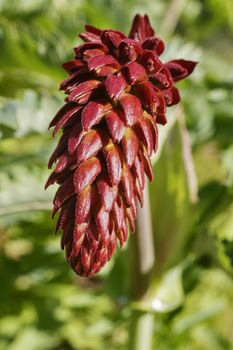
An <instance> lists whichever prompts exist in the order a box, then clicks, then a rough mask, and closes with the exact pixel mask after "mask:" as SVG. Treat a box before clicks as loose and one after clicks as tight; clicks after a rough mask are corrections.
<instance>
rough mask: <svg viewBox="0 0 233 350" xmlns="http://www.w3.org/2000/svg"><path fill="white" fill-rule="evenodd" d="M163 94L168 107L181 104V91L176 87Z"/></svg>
mask: <svg viewBox="0 0 233 350" xmlns="http://www.w3.org/2000/svg"><path fill="white" fill-rule="evenodd" d="M162 92H163V96H164V98H165V101H166V105H167V106H173V105H176V104H177V103H179V102H180V94H179V90H178V89H177V88H176V87H175V86H173V87H172V88H171V89H167V90H163V91H162Z"/></svg>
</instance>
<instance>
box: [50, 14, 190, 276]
mask: <svg viewBox="0 0 233 350" xmlns="http://www.w3.org/2000/svg"><path fill="white" fill-rule="evenodd" d="M80 37H81V38H82V39H83V40H84V41H85V43H84V44H82V45H80V46H78V47H77V48H75V49H74V51H75V58H74V59H73V60H72V61H70V62H68V63H65V64H64V68H65V70H66V71H67V72H68V73H69V76H68V78H67V79H66V80H65V81H63V82H62V83H61V89H62V90H64V91H65V93H66V94H67V97H66V104H65V105H64V106H63V107H62V108H61V109H60V111H59V112H58V113H57V115H56V116H55V118H54V119H53V120H52V122H51V123H50V127H54V135H55V134H56V133H57V132H58V131H59V130H62V136H61V139H60V141H59V143H58V146H57V148H56V149H55V151H54V152H53V154H52V156H51V158H50V161H49V167H52V165H53V164H54V163H56V167H55V169H54V171H53V173H52V174H51V176H50V177H49V179H48V181H47V184H46V187H47V186H49V185H51V184H53V183H58V184H59V185H60V186H59V189H58V191H57V193H56V195H55V198H54V210H53V215H54V214H55V213H56V212H58V211H59V218H58V221H57V225H56V231H57V230H58V229H59V228H61V229H62V231H63V235H62V248H65V249H66V256H67V260H68V261H69V263H70V265H71V266H72V268H73V269H74V271H75V272H76V273H77V274H79V275H81V276H93V275H94V274H95V273H97V272H98V271H99V270H100V269H101V268H102V267H103V266H104V265H105V264H106V262H107V261H108V260H109V259H110V258H111V256H112V254H113V252H114V250H115V248H116V244H117V240H119V242H120V246H123V244H124V242H125V241H126V240H127V236H128V223H129V225H130V227H131V230H132V231H134V225H135V223H134V222H135V219H136V215H137V201H138V200H139V202H140V203H141V205H143V188H144V184H145V178H144V173H146V175H147V176H148V178H149V179H150V180H152V178H153V173H152V166H151V162H150V156H151V155H152V153H153V152H155V151H156V149H157V144H158V131H157V123H161V124H165V123H166V107H167V106H172V105H174V104H177V103H178V102H179V101H180V96H179V92H178V90H177V88H176V87H175V85H174V83H175V82H176V81H179V80H180V79H183V78H185V77H186V76H188V75H189V74H190V73H192V71H193V69H194V67H195V65H196V62H192V61H185V60H173V61H170V62H167V63H163V62H162V61H161V60H160V58H159V56H160V55H161V54H162V52H163V51H164V43H163V41H162V40H161V39H159V38H158V37H157V36H156V35H155V33H154V30H153V29H152V27H151V25H150V22H149V19H148V17H147V16H140V15H136V16H135V18H134V21H133V25H132V29H131V31H130V34H129V37H126V36H125V35H124V34H123V33H121V32H119V31H116V30H100V29H97V28H94V27H92V26H86V32H85V33H82V34H80Z"/></svg>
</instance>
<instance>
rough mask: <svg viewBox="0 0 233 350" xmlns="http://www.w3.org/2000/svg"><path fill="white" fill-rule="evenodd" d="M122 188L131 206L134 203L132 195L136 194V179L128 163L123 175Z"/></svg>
mask: <svg viewBox="0 0 233 350" xmlns="http://www.w3.org/2000/svg"><path fill="white" fill-rule="evenodd" d="M121 189H122V192H123V195H124V197H125V199H126V203H127V205H129V206H130V205H131V204H132V197H133V196H134V181H133V177H132V174H131V172H130V170H129V168H128V167H127V165H125V166H124V168H123V172H122V177H121Z"/></svg>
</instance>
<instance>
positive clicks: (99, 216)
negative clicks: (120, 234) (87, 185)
mask: <svg viewBox="0 0 233 350" xmlns="http://www.w3.org/2000/svg"><path fill="white" fill-rule="evenodd" d="M94 217H95V222H96V226H97V229H98V231H99V232H100V235H101V237H103V239H104V238H105V235H106V233H107V232H108V228H109V213H108V212H107V211H106V210H105V208H104V207H102V208H101V209H100V210H98V211H97V212H96V213H95V215H94Z"/></svg>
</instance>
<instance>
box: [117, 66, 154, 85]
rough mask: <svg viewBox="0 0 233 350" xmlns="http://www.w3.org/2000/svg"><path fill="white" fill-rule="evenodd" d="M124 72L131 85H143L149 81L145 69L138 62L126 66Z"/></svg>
mask: <svg viewBox="0 0 233 350" xmlns="http://www.w3.org/2000/svg"><path fill="white" fill-rule="evenodd" d="M122 72H123V74H124V76H125V78H126V81H127V82H128V83H129V84H130V85H134V84H136V83H141V82H143V81H146V80H147V79H148V77H147V74H146V71H145V69H144V67H143V66H142V65H141V64H139V63H137V62H130V63H128V64H127V65H125V66H124V68H123V70H122Z"/></svg>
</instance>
